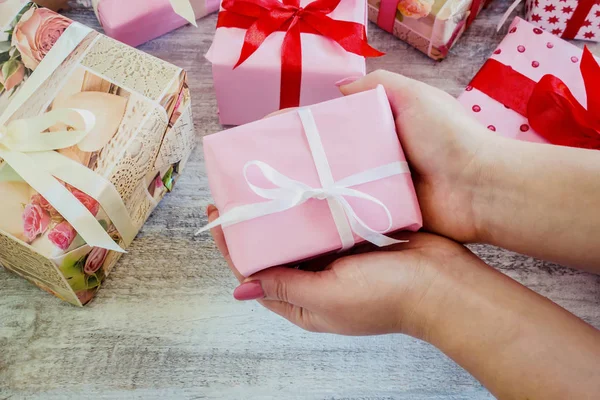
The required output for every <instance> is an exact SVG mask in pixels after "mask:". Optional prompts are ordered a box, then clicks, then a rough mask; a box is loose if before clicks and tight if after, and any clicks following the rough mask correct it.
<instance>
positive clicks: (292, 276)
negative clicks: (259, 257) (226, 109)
mask: <svg viewBox="0 0 600 400" xmlns="http://www.w3.org/2000/svg"><path fill="white" fill-rule="evenodd" d="M328 276H330V271H319V272H310V271H301V270H297V269H292V268H287V267H276V268H270V269H267V270H265V271H261V272H259V273H257V274H255V275H253V276H251V277H249V278H248V279H246V280H245V281H244V282H243V283H242V284H241V285H240V286H238V287H237V288H236V289H235V291H234V292H233V296H234V297H235V298H236V299H237V300H259V299H265V300H276V301H283V302H285V303H290V304H293V305H296V306H299V307H303V308H307V309H314V308H318V307H319V305H320V304H321V303H322V300H323V295H324V294H325V293H328V292H329V291H330V290H331V289H332V288H331V286H333V285H330V282H328V281H329V279H328Z"/></svg>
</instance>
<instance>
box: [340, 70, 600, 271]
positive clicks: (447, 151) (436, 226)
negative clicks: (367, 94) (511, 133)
mask: <svg viewBox="0 0 600 400" xmlns="http://www.w3.org/2000/svg"><path fill="white" fill-rule="evenodd" d="M379 84H381V85H383V86H384V87H385V89H386V92H387V95H388V98H389V100H390V104H391V106H392V111H393V113H394V117H395V119H396V126H397V128H398V136H399V138H400V142H401V143H402V147H403V148H404V150H405V152H406V156H407V159H408V162H409V164H410V166H411V169H412V172H413V179H414V182H415V187H416V190H417V197H418V198H419V203H420V205H421V210H422V212H423V220H424V224H425V229H427V230H428V231H430V232H433V233H437V234H440V235H443V236H446V237H448V238H451V239H454V240H456V241H459V242H483V243H489V244H493V245H496V246H500V247H504V248H507V249H509V250H513V251H517V252H519V253H523V254H528V255H531V256H534V257H537V258H541V259H545V260H549V261H555V262H558V263H560V264H564V265H569V266H573V267H577V268H582V269H585V270H588V271H591V272H595V273H600V246H598V239H597V238H598V237H600V223H598V221H600V179H598V176H600V152H599V151H598V150H585V149H577V148H572V147H562V146H551V145H545V144H537V143H527V142H521V141H518V140H513V139H507V138H503V137H502V136H500V135H498V134H494V133H493V132H490V131H488V130H487V129H486V128H484V127H483V126H482V125H481V124H479V123H478V122H477V121H475V120H473V119H471V117H470V116H469V115H468V114H467V113H466V112H465V110H464V108H463V107H462V105H460V104H459V103H458V101H456V100H455V99H454V98H452V97H451V96H450V95H448V94H447V93H445V92H443V91H441V90H439V89H436V88H433V87H431V86H429V85H426V84H424V83H422V82H418V81H414V80H412V79H409V78H406V77H404V76H401V75H397V74H393V73H391V72H387V71H377V72H374V73H372V74H369V75H367V76H366V77H364V78H362V79H360V80H358V81H356V82H353V83H351V84H348V85H344V86H342V87H341V88H340V89H341V91H342V92H343V93H344V94H346V95H349V94H353V93H357V92H361V91H364V90H368V89H372V88H375V87H376V86H377V85H379ZM564 134H565V135H568V134H569V132H565V133H564Z"/></svg>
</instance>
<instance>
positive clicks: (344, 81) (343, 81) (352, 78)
mask: <svg viewBox="0 0 600 400" xmlns="http://www.w3.org/2000/svg"><path fill="white" fill-rule="evenodd" d="M360 78H361V77H360V76H350V77H348V78H344V79H341V80H339V81H337V82H336V83H335V86H337V87H340V86H344V85H349V84H351V83H352V82H356V81H357V80H359V79H360Z"/></svg>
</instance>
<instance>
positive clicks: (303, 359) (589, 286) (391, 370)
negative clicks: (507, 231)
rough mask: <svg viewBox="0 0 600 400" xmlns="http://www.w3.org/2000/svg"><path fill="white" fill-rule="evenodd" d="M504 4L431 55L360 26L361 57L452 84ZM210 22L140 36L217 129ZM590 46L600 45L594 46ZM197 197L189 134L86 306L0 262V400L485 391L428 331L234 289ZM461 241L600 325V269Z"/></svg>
mask: <svg viewBox="0 0 600 400" xmlns="http://www.w3.org/2000/svg"><path fill="white" fill-rule="evenodd" d="M86 1H87V0H79V4H77V3H73V9H72V10H71V11H70V12H68V15H69V16H70V17H72V18H74V19H75V20H77V21H80V22H83V23H85V24H87V25H90V26H92V27H94V28H98V24H97V22H96V20H95V18H94V15H93V13H92V12H91V11H90V10H89V8H88V7H87V6H86V5H85V2H86ZM123 1H127V0H123ZM507 6H508V2H507V1H497V2H496V3H495V4H494V5H492V7H491V8H489V9H488V10H486V11H484V12H483V14H482V15H481V17H480V18H479V19H478V20H477V21H476V22H475V24H474V25H473V26H472V27H471V28H470V30H469V31H468V32H467V34H466V35H465V37H464V38H463V39H462V40H461V42H460V43H459V44H458V45H457V46H456V47H455V49H454V50H453V51H452V54H451V56H450V57H449V59H447V60H445V61H444V62H442V63H436V62H433V61H431V60H429V59H428V58H426V57H425V56H423V55H422V54H421V53H419V52H417V51H415V50H413V49H412V48H410V47H409V46H408V45H406V44H404V43H402V42H400V41H398V40H396V39H394V38H393V37H392V36H390V35H388V34H387V33H384V32H383V31H381V30H379V29H377V28H376V27H375V26H373V25H371V26H370V33H371V40H372V42H373V43H374V45H375V47H377V48H379V49H381V50H383V51H386V52H387V53H388V54H387V56H386V57H383V58H381V59H376V60H370V61H369V69H370V70H374V69H377V68H385V69H389V70H392V71H395V72H400V73H403V74H405V75H408V76H411V77H413V78H417V79H420V80H423V81H425V82H428V83H430V84H432V85H435V86H438V87H440V88H442V89H445V90H446V91H448V92H450V93H452V94H453V95H457V94H459V93H460V91H461V90H462V87H464V86H465V85H466V84H467V83H468V81H469V80H470V78H471V77H472V76H473V74H474V73H475V72H476V71H477V70H478V68H479V67H480V66H481V64H482V63H483V61H484V60H485V57H486V56H487V55H489V54H490V53H491V52H492V50H493V48H494V47H495V45H496V44H497V43H498V42H499V41H500V40H501V38H502V36H503V33H504V31H505V30H504V31H502V32H501V33H496V32H495V26H496V23H497V21H498V18H499V16H500V14H501V13H502V11H503V10H504V9H506V7H507ZM215 21H216V17H215V16H214V15H213V16H210V17H208V18H206V19H204V20H202V21H200V24H199V25H200V27H199V29H194V28H192V27H186V28H183V29H181V30H178V31H176V32H174V33H171V34H169V35H166V36H165V37H163V38H160V39H158V40H155V41H153V42H151V43H148V44H146V45H144V46H142V48H141V49H142V50H144V51H147V52H149V53H152V54H154V55H156V56H158V57H160V58H163V59H166V60H169V61H172V62H173V63H175V64H177V65H180V66H182V67H184V68H186V69H187V70H188V71H189V77H190V86H191V89H192V93H193V96H194V111H195V122H196V127H197V130H198V136H204V135H206V134H209V133H212V132H216V131H219V130H220V129H221V127H220V126H219V124H218V121H217V116H216V110H217V107H216V103H215V99H214V95H213V87H212V80H211V71H210V67H209V64H208V62H207V61H206V60H205V59H204V53H205V52H206V50H207V49H208V46H209V45H210V42H211V39H212V33H213V30H214V25H215ZM577 44H578V45H580V46H582V45H583V43H577ZM591 47H592V50H593V51H595V52H596V53H597V54H600V46H599V45H597V44H594V45H592V46H591ZM209 201H210V193H209V192H208V189H207V180H206V175H205V172H204V166H203V163H202V148H201V147H198V149H197V150H196V151H195V153H194V156H193V160H192V162H191V163H190V165H189V168H188V170H187V171H186V172H185V174H184V176H183V177H182V179H181V180H180V182H179V184H178V186H177V188H176V190H175V191H174V193H172V194H171V195H170V196H168V197H167V198H166V199H165V200H164V201H163V202H162V204H161V205H160V206H159V208H158V209H157V210H156V212H155V213H154V215H153V216H152V217H151V218H150V220H149V221H148V223H147V224H146V226H145V227H144V229H143V230H142V232H141V234H140V235H139V237H138V238H137V240H136V241H135V243H134V244H133V246H132V247H131V249H130V251H129V254H127V255H126V256H125V257H123V259H122V261H121V262H120V264H119V265H118V266H117V268H116V269H115V270H114V272H113V273H112V275H111V276H110V277H109V279H108V281H107V282H106V284H105V286H104V288H103V289H102V290H101V291H100V294H99V296H98V298H97V299H96V300H95V301H94V302H93V303H92V304H91V305H90V306H89V307H88V308H85V309H77V308H74V307H72V306H70V305H68V304H64V303H62V302H60V301H59V300H57V299H55V298H53V297H52V296H50V295H48V294H45V293H43V292H41V291H40V290H38V289H37V288H35V287H34V286H32V285H30V284H29V283H27V282H26V281H24V280H22V279H20V278H18V277H17V276H15V275H12V274H9V273H7V272H6V271H4V270H0V399H8V398H10V399H21V398H27V399H78V398H85V399H113V398H128V399H133V398H136V399H137V398H139V399H163V398H178V399H179V398H182V399H256V398H276V399H381V400H383V399H416V400H418V399H489V398H491V395H490V394H489V393H487V392H486V390H485V389H484V388H483V387H481V385H479V384H478V382H477V381H475V380H474V379H473V378H472V377H470V376H469V375H468V374H467V373H466V372H465V371H463V370H462V369H461V368H460V367H458V366H456V365H455V364H454V363H453V362H452V361H451V360H449V359H448V358H446V357H445V356H444V355H443V354H441V353H440V352H438V351H437V350H436V349H435V348H433V347H432V346H430V345H428V344H425V343H422V342H419V341H417V340H413V339H411V338H408V337H404V336H398V335H396V336H384V337H368V338H347V337H339V336H331V335H315V334H309V333H305V332H303V331H301V330H300V329H297V328H295V327H294V326H292V325H291V324H289V323H287V322H286V321H284V320H282V319H280V318H279V317H277V316H275V315H273V314H270V313H269V312H267V311H265V310H263V309H262V308H261V307H260V306H258V305H257V304H254V303H244V304H242V303H237V302H235V301H233V300H232V298H231V292H232V290H233V288H234V287H235V280H234V278H233V277H232V276H231V274H230V273H229V271H228V269H227V267H226V266H225V264H224V262H223V261H222V260H221V258H220V257H219V254H218V252H217V250H216V249H215V246H214V245H213V243H212V241H211V240H210V238H209V237H208V236H207V235H202V236H198V237H194V236H193V232H194V231H195V230H196V229H197V228H198V227H200V226H201V225H202V224H204V223H205V222H206V218H205V214H204V209H205V207H206V205H207V204H208V203H209ZM568 228H569V227H565V229H568ZM473 249H474V250H475V251H476V252H477V254H478V255H479V256H481V257H482V258H484V259H485V260H486V261H487V262H488V263H489V264H490V265H492V266H494V267H496V268H498V269H499V270H501V271H502V272H504V273H506V274H507V275H509V276H511V277H513V278H515V279H517V280H518V281H520V282H522V283H523V284H525V285H526V286H528V287H530V288H531V289H533V290H535V291H537V292H539V293H541V294H542V295H544V296H548V297H549V298H550V299H552V300H553V301H555V302H557V303H558V304H560V305H561V306H563V307H565V308H567V309H568V310H570V311H571V312H573V313H575V314H576V315H578V316H579V317H581V318H583V319H584V320H586V321H587V322H589V323H591V324H593V325H594V326H596V327H600V277H597V276H592V275H589V274H584V273H580V272H576V271H573V270H571V269H566V268H562V267H560V266H558V265H554V264H551V263H547V262H543V261H538V260H534V259H532V258H530V257H525V256H521V255H517V254H513V253H511V252H508V251H504V250H501V249H496V248H493V247H489V246H474V247H473ZM573 251H577V249H573Z"/></svg>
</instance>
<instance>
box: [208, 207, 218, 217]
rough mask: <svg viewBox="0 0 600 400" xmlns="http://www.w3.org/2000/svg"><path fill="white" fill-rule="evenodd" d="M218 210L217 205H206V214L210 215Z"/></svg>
mask: <svg viewBox="0 0 600 400" xmlns="http://www.w3.org/2000/svg"><path fill="white" fill-rule="evenodd" d="M216 210H217V207H215V206H214V205H212V204H209V205H208V207H206V215H208V216H209V217H210V214H212V213H213V212H215V211H216Z"/></svg>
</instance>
